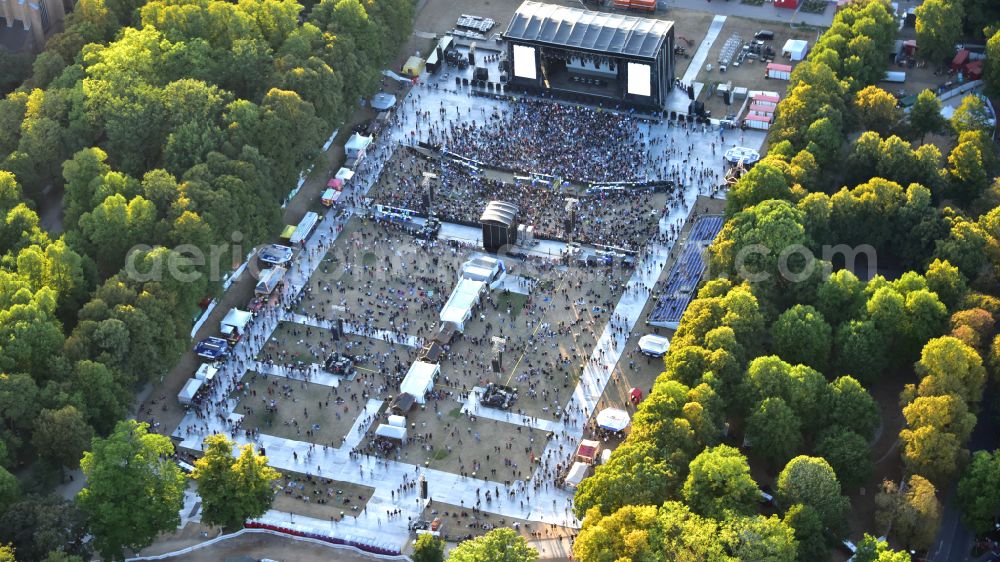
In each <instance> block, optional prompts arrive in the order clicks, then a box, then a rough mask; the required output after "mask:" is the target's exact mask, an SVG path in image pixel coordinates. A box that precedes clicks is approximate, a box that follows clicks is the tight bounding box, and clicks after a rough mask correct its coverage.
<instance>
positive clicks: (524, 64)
mask: <svg viewBox="0 0 1000 562" xmlns="http://www.w3.org/2000/svg"><path fill="white" fill-rule="evenodd" d="M514 76H517V77H518V78H527V79H528V80H535V79H537V78H538V68H537V67H536V66H535V49H534V47H525V46H523V45H514Z"/></svg>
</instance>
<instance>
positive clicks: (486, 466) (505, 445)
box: [366, 399, 549, 482]
mask: <svg viewBox="0 0 1000 562" xmlns="http://www.w3.org/2000/svg"><path fill="white" fill-rule="evenodd" d="M385 415H386V409H385V408H383V411H382V412H380V416H379V417H380V418H381V421H382V422H383V423H384V422H385V419H384V416H385ZM406 421H407V423H409V426H410V431H409V442H408V443H407V444H405V445H403V446H402V447H401V448H399V449H398V450H394V451H392V452H390V453H386V456H389V457H391V458H393V459H395V460H398V461H400V462H405V463H410V464H417V465H422V466H425V467H428V468H433V469H436V470H443V471H445V472H451V473H453V474H464V475H466V476H468V477H470V478H488V479H490V480H497V481H506V482H513V481H515V480H524V479H526V478H529V477H530V475H531V471H532V470H533V467H532V464H531V459H532V458H533V457H534V458H538V457H540V456H541V454H542V451H543V450H544V449H545V445H546V444H547V443H548V439H549V434H548V433H547V432H544V431H541V430H538V429H532V428H528V427H524V426H520V425H515V424H511V423H506V422H502V421H496V420H491V419H485V418H475V417H469V416H466V415H464V414H462V413H461V407H460V406H459V405H458V403H456V402H454V401H452V400H433V399H432V400H429V401H428V403H427V404H426V405H425V406H419V405H418V406H415V407H414V409H412V410H410V412H409V413H408V414H407V415H406ZM377 425H378V424H377V423H373V424H372V427H371V428H369V431H368V434H367V436H366V440H367V441H368V442H370V441H372V440H374V438H375V427H377Z"/></svg>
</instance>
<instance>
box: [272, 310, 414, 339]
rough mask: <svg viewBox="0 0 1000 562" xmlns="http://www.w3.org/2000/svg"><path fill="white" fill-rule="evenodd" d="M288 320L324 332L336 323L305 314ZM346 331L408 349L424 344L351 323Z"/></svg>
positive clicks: (400, 335) (295, 315)
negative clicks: (320, 329) (366, 329)
mask: <svg viewBox="0 0 1000 562" xmlns="http://www.w3.org/2000/svg"><path fill="white" fill-rule="evenodd" d="M288 320H289V321H290V322H295V323H296V324H305V325H306V326H312V327H313V328H322V329H324V330H329V329H332V328H333V327H334V326H335V325H336V322H333V321H331V320H320V319H319V318H311V317H309V316H306V315H304V314H289V315H288ZM344 331H345V332H347V333H348V334H353V335H355V336H365V337H369V338H372V339H376V340H382V341H386V342H390V343H394V344H398V345H405V346H407V347H420V346H422V345H423V342H422V341H421V340H420V338H418V337H416V336H409V335H406V334H400V333H397V332H391V331H389V330H375V331H371V332H366V331H364V330H362V329H361V328H360V327H358V326H354V325H353V324H351V323H350V322H344Z"/></svg>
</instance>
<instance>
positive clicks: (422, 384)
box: [399, 361, 441, 404]
mask: <svg viewBox="0 0 1000 562" xmlns="http://www.w3.org/2000/svg"><path fill="white" fill-rule="evenodd" d="M439 372H441V366H440V365H438V364H436V363H424V362H423V361H414V362H413V364H412V365H410V370H409V371H407V373H406V376H405V377H403V382H402V383H400V385H399V391H400V392H401V393H403V392H405V393H407V394H412V395H413V397H414V398H415V399H416V401H417V404H424V403H426V402H427V398H426V396H427V393H428V392H430V391H431V389H432V388H434V379H435V378H436V377H437V374H438V373H439Z"/></svg>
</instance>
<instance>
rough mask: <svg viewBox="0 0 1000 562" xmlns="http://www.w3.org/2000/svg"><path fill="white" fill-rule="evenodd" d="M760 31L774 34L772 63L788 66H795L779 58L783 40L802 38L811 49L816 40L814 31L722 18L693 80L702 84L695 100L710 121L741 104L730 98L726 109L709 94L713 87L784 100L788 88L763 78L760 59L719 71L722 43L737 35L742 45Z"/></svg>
mask: <svg viewBox="0 0 1000 562" xmlns="http://www.w3.org/2000/svg"><path fill="white" fill-rule="evenodd" d="M761 29H767V30H770V31H773V32H774V40H773V41H770V45H771V48H772V49H774V51H775V53H776V56H775V58H774V62H776V63H779V64H790V65H792V66H794V65H795V64H797V63H793V62H790V61H789V60H788V59H786V58H785V57H783V56H782V55H781V48H782V47H783V46H784V44H785V41H787V40H789V39H805V40H806V41H809V45H810V46H811V45H813V44H814V43H815V41H816V37H817V32H815V31H806V30H795V29H789V28H788V27H787V26H782V25H776V24H775V23H774V22H761V21H757V20H752V19H747V18H740V17H728V18H726V23H725V25H723V27H722V31H721V32H720V33H719V37H718V38H716V40H715V43H714V44H713V45H712V48H711V49H710V50H709V51H708V58H707V59H705V65H706V66H705V67H703V68H701V69H700V70H699V71H698V76H697V78H696V80H697V81H699V82H702V83H704V84H705V87H704V88H703V89H702V91H701V95H700V96H699V97H698V99H699V101H702V102H704V103H705V109H706V110H707V111H710V112H711V114H712V117H713V118H717V119H721V118H724V117H725V116H726V114H727V113H735V112H736V111H737V110H738V109H739V107H740V105H741V104H742V103H743V99H742V98H741V99H734V100H733V105H732V106H726V105H725V103H724V102H723V99H722V96H721V95H719V94H716V95H714V96H713V95H711V92H712V90H713V86H718V85H724V84H728V83H732V85H733V87H734V88H738V87H745V88H748V89H749V90H765V91H771V92H778V95H779V96H781V97H782V98H784V97H785V92H786V90H787V89H788V81H787V80H777V79H767V78H765V77H764V70H765V68H766V65H765V64H764V63H763V62H761V61H760V60H752V59H750V58H747V59H745V60H744V61H743V63H742V64H740V66H739V67H736V66H733V65H732V64H730V65H729V66H728V69H727V70H726V72H720V71H719V55H720V54H721V52H722V49H723V47H724V46H725V44H726V40H727V39H729V38H730V37H731V36H732V35H733V34H738V35H739V36H740V37H741V39H742V41H743V43H746V42H748V41H752V40H753V36H754V34H755V33H757V32H758V31H760V30H761ZM700 40H701V38H700V37H699V38H697V39H696V40H695V45H694V47H692V49H697V47H698V42H700ZM707 65H712V70H711V71H709V70H707Z"/></svg>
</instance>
